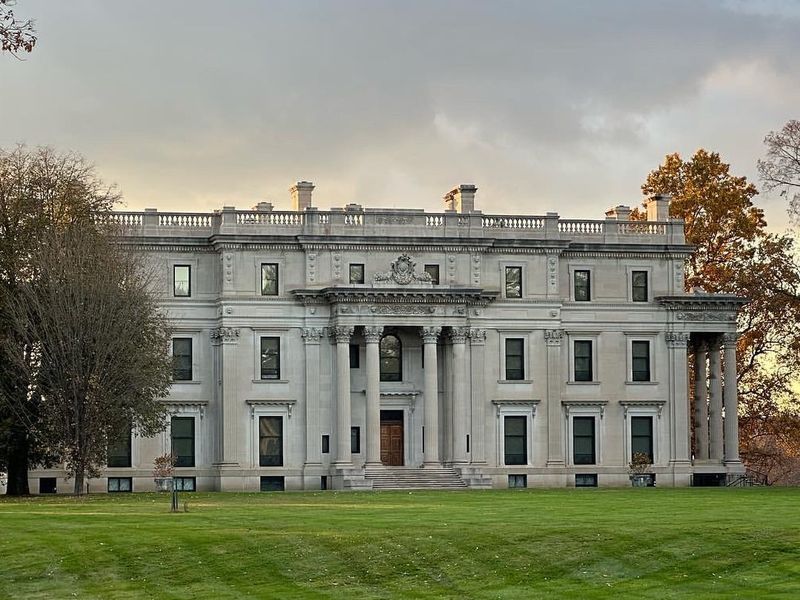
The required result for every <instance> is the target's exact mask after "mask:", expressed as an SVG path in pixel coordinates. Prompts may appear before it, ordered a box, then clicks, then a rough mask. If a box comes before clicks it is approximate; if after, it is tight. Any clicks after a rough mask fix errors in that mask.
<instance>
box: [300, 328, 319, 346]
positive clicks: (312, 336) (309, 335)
mask: <svg viewBox="0 0 800 600" xmlns="http://www.w3.org/2000/svg"><path fill="white" fill-rule="evenodd" d="M300 335H302V336H303V341H304V342H305V343H306V344H319V340H320V338H322V327H303V331H302V333H301V334H300Z"/></svg>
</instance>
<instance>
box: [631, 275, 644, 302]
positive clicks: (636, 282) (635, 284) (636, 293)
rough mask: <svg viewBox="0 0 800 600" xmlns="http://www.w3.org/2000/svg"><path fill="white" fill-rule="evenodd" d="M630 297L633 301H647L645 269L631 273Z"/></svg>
mask: <svg viewBox="0 0 800 600" xmlns="http://www.w3.org/2000/svg"><path fill="white" fill-rule="evenodd" d="M631 299H632V300H633V301H634V302H647V271H633V272H632V273H631Z"/></svg>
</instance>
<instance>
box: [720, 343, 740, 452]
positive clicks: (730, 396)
mask: <svg viewBox="0 0 800 600" xmlns="http://www.w3.org/2000/svg"><path fill="white" fill-rule="evenodd" d="M737 337H738V336H737V335H736V334H735V333H726V334H725V335H724V336H723V342H724V344H725V388H724V390H725V392H724V394H725V397H724V400H725V463H726V464H731V463H735V464H738V463H740V462H741V461H740V460H739V398H738V395H737V393H736V392H737V389H736V388H737V384H738V382H737V379H736V338H737Z"/></svg>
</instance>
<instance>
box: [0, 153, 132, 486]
mask: <svg viewBox="0 0 800 600" xmlns="http://www.w3.org/2000/svg"><path fill="white" fill-rule="evenodd" d="M119 199H120V196H119V194H118V193H117V192H116V190H115V189H114V188H113V187H109V186H106V185H105V184H104V183H103V182H102V180H101V179H100V178H99V177H98V176H97V174H96V173H95V171H94V168H93V167H92V166H91V165H90V164H88V163H87V162H86V161H85V160H84V159H83V158H81V157H80V156H77V155H74V154H58V153H56V152H55V151H53V150H52V149H50V148H36V149H29V148H26V147H25V146H17V147H16V148H13V149H11V150H3V149H0V298H13V297H14V296H15V294H16V293H17V290H18V288H19V287H20V286H21V285H24V284H26V283H30V282H32V281H33V280H34V279H35V277H36V269H35V267H34V263H33V261H32V257H33V256H34V255H35V254H36V251H37V249H38V248H40V247H41V245H42V244H43V243H44V242H43V240H44V238H45V236H46V235H48V233H52V232H54V231H60V230H63V229H64V228H65V227H67V226H69V225H72V224H76V223H80V222H84V223H91V222H93V215H94V214H96V213H100V212H105V211H108V210H111V209H112V208H113V207H114V205H115V204H116V203H117V202H118V201H119ZM3 314H4V306H3V301H2V300H1V299H0V316H2V315H3ZM10 335H13V334H12V332H10V331H9V329H8V326H7V321H6V320H4V319H2V318H0V393H2V394H3V395H4V397H6V398H12V399H13V400H12V401H11V402H10V403H9V402H6V403H0V471H6V470H7V471H8V487H7V494H9V495H23V494H27V493H28V469H29V468H30V466H31V465H32V464H34V463H37V462H42V461H43V460H44V459H46V458H47V454H46V453H45V452H43V450H44V449H45V448H46V446H44V445H42V444H40V443H38V440H37V438H36V431H37V428H36V427H29V424H30V423H35V422H36V420H37V415H36V411H37V409H38V405H37V404H36V402H34V401H33V400H32V399H31V398H30V397H29V396H28V393H27V391H28V388H29V382H28V381H26V380H25V379H24V371H21V370H19V369H12V368H11V364H12V362H13V361H12V360H11V358H10V357H8V356H5V355H4V354H3V348H4V345H5V344H4V343H3V342H4V340H6V338H7V337H8V336H10ZM11 406H14V407H15V409H14V410H13V411H12V410H11V408H10V407H11ZM23 414H24V416H25V419H24V422H23V420H22V418H21V415H23Z"/></svg>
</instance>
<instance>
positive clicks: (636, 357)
mask: <svg viewBox="0 0 800 600" xmlns="http://www.w3.org/2000/svg"><path fill="white" fill-rule="evenodd" d="M631 354H632V358H633V381H650V342H631Z"/></svg>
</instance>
